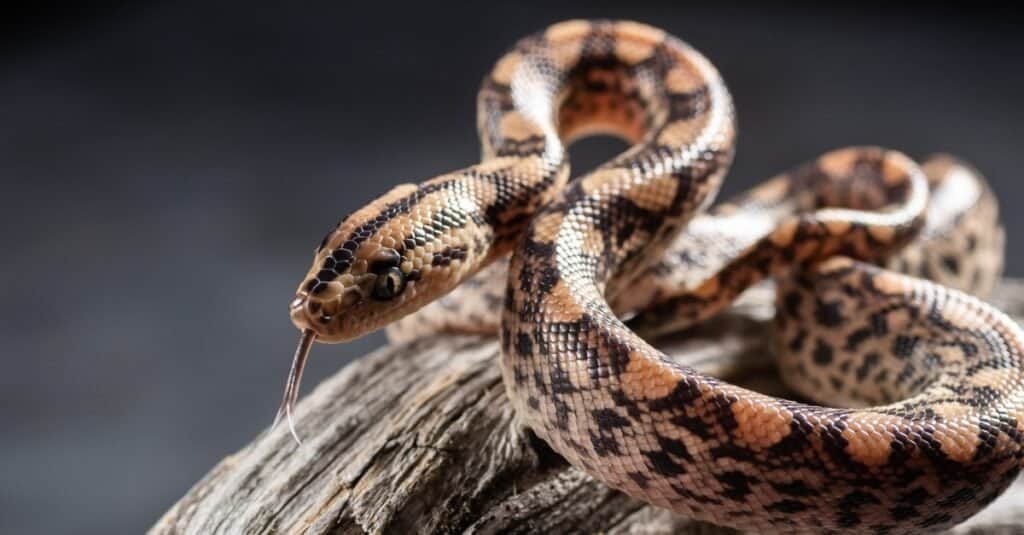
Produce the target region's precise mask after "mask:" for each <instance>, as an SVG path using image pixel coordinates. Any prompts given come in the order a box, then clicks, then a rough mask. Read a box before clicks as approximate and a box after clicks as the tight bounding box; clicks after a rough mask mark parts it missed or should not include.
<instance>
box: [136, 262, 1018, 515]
mask: <svg viewBox="0 0 1024 535" xmlns="http://www.w3.org/2000/svg"><path fill="white" fill-rule="evenodd" d="M996 296H997V297H996V298H995V299H993V301H994V302H995V304H996V305H997V306H999V307H1000V308H1001V309H1002V310H1004V311H1006V312H1007V313H1009V314H1011V315H1013V316H1014V317H1015V318H1018V320H1021V318H1024V281H1014V280H1007V281H1004V282H1003V284H1002V286H1001V288H999V289H998V291H997V292H996ZM771 313H772V309H771V306H770V305H769V304H768V300H767V299H766V298H765V295H764V292H760V293H758V292H753V293H752V294H751V295H748V297H747V298H745V299H744V300H743V301H742V304H740V305H738V306H737V307H735V308H734V310H733V311H732V312H730V313H728V314H727V315H725V316H724V317H722V318H719V319H718V320H716V321H713V322H710V323H709V324H708V325H705V326H702V327H700V328H698V329H696V330H695V331H692V332H689V333H687V334H686V336H685V337H677V338H674V339H668V340H662V341H659V342H658V343H657V344H656V345H658V346H659V347H661V348H662V349H664V350H666V351H667V352H668V353H669V354H671V355H673V356H674V357H676V358H678V359H679V360H681V361H685V362H686V363H687V364H690V365H693V366H696V367H698V368H700V369H702V370H704V371H707V372H708V373H713V374H716V375H719V376H722V377H725V378H728V379H729V380H730V381H733V382H737V383H740V384H743V385H744V386H748V387H751V388H754V389H756V390H760V391H762V392H766V393H771V394H777V395H785V394H786V390H785V388H784V387H783V386H782V385H781V383H780V381H779V379H778V377H777V375H776V373H775V371H774V367H773V363H772V361H771V359H770V358H769V357H768V356H767V355H766V352H767V349H766V348H767V347H769V344H767V343H766V339H767V336H768V331H769V329H770V322H769V321H768V318H769V317H770V315H771ZM296 423H297V430H298V432H299V434H300V435H301V436H302V438H303V443H302V445H301V446H297V445H296V444H295V443H294V442H293V440H292V438H291V436H290V435H289V434H288V431H287V426H284V425H282V426H278V428H276V429H273V430H268V431H264V432H263V433H261V434H260V435H259V436H257V437H255V438H254V439H253V441H252V442H251V443H250V444H248V445H247V446H245V447H244V448H243V449H242V450H240V451H239V452H237V453H236V454H234V455H231V456H230V457H227V458H226V459H224V460H223V461H221V462H220V463H219V464H218V465H217V466H215V467H214V468H213V469H212V470H211V471H210V472H209V473H208V474H207V475H206V476H205V477H203V479H202V480H200V481H199V482H197V483H196V484H195V486H193V487H192V489H191V490H189V492H188V493H187V494H186V495H185V496H184V497H182V498H181V499H180V500H179V501H178V503H177V504H175V505H174V506H173V507H172V508H171V509H170V510H169V511H167V513H165V514H164V516H163V518H161V519H160V520H159V521H158V522H157V524H156V525H155V526H153V528H152V529H151V530H150V533H152V534H177V533H203V534H205V533H310V534H320V533H412V532H423V533H433V532H473V533H498V532H503V533H504V532H517V533H527V532H540V533H568V532H581V531H583V532H594V531H602V532H608V533H687V534H695V533H702V534H711V533H732V531H731V530H726V529H722V528H717V527H715V526H711V525H709V524H704V523H701V522H695V521H691V520H688V519H686V518H683V517H681V516H678V515H673V514H671V513H668V512H666V511H664V510H660V509H657V508H655V507H652V506H649V505H646V504H644V503H642V502H639V501H636V500H633V499H631V498H628V497H626V496H625V495H623V494H621V493H619V492H617V491H614V490H611V489H609V488H608V487H606V486H604V485H603V484H601V483H599V482H597V481H595V480H593V479H592V478H590V477H589V476H587V475H586V474H584V473H582V472H581V471H579V470H577V469H575V468H573V467H571V466H569V465H567V464H566V463H565V462H564V461H563V460H562V459H561V458H560V457H559V456H558V455H557V454H556V453H554V452H553V451H551V450H550V449H549V448H548V447H547V446H546V445H545V444H544V443H543V442H542V441H541V440H539V439H537V438H536V437H535V436H533V435H532V434H530V433H529V432H528V431H526V430H524V429H521V428H520V426H519V425H517V423H516V419H515V415H514V413H513V411H512V409H511V407H510V406H509V404H508V401H507V399H506V397H505V388H504V385H503V384H502V380H501V372H500V369H499V364H498V348H497V343H496V341H495V340H493V339H490V338H487V337H479V336H450V335H449V336H434V337H430V338H424V339H421V340H417V341H415V342H412V343H408V344H402V345H393V346H389V347H384V348H381V349H379V350H377V351H375V352H373V353H371V354H370V355H367V356H365V357H363V358H362V359H359V360H357V361H355V362H353V363H352V364H350V365H348V366H347V367H345V368H344V369H342V370H341V371H339V372H338V373H337V374H335V375H334V376H333V377H332V378H330V379H328V380H326V381H324V382H323V383H322V384H320V385H319V386H318V387H317V388H316V389H315V390H314V391H313V392H312V393H311V394H310V395H308V396H307V397H306V398H305V399H304V400H303V401H302V402H301V403H300V405H299V407H298V411H297V422H296ZM1022 503H1024V482H1022V480H1018V481H1017V482H1016V483H1015V484H1014V485H1013V486H1012V487H1011V489H1010V490H1009V491H1008V492H1007V493H1006V494H1005V495H1004V496H1002V497H1001V498H1000V499H999V500H997V501H996V502H995V503H994V504H992V505H991V506H989V507H988V508H987V509H985V510H984V511H982V512H981V513H979V514H978V515H976V516H975V517H974V518H972V519H971V520H970V521H968V522H967V523H965V524H963V525H961V526H958V527H957V528H955V530H954V532H955V533H976V534H997V533H1019V532H1021V531H1024V507H1021V506H1020V505H1021V504H1022Z"/></svg>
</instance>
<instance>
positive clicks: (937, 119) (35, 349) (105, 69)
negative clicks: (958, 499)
mask: <svg viewBox="0 0 1024 535" xmlns="http://www.w3.org/2000/svg"><path fill="white" fill-rule="evenodd" d="M77 6H78V7H76V8H74V10H65V11H61V12H44V11H42V10H39V9H36V10H33V11H28V12H18V13H17V14H10V13H8V14H7V15H9V16H8V17H7V20H6V21H5V24H6V25H7V26H8V27H7V29H6V30H5V31H4V32H3V36H2V37H0V177H2V178H0V184H2V186H0V188H2V189H0V202H2V203H3V206H2V210H0V227H2V228H3V229H4V231H5V232H4V234H5V240H6V242H7V243H6V245H5V247H4V254H3V257H2V261H0V280H2V281H3V284H2V286H0V303H2V304H3V307H2V309H0V310H2V318H3V321H2V323H0V343H2V351H3V355H4V360H3V371H2V373H0V423H2V429H3V430H2V431H0V532H3V533H138V532H140V531H143V530H144V529H146V528H147V527H148V526H149V525H151V524H152V523H153V522H154V521H155V520H156V519H157V518H158V517H159V516H160V515H161V514H162V512H163V511H164V510H166V509H167V508H168V507H170V506H171V504H173V503H174V501H175V500H176V499H177V498H178V497H179V496H180V495H182V494H183V493H184V492H185V491H186V489H188V488H189V487H190V486H191V484H192V483H193V482H195V481H196V480H198V479H199V478H200V477H201V476H202V475H203V474H204V473H205V472H206V471H207V470H208V469H209V468H211V467H212V466H213V465H214V464H215V463H216V462H217V461H219V460H220V459H221V458H222V457H224V456H225V455H228V454H230V453H231V452H233V451H235V450H237V449H238V448H240V447H241V446H243V445H244V444H245V443H246V442H247V441H248V440H249V439H250V438H251V437H253V436H254V435H255V434H257V433H258V432H260V431H261V430H262V429H263V428H264V427H265V426H267V425H268V424H269V423H270V422H271V420H272V418H273V416H274V412H275V410H276V408H277V404H278V401H279V396H280V394H281V390H282V387H283V383H284V378H285V373H286V371H287V368H288V365H289V360H290V358H291V354H292V351H293V349H294V347H295V343H296V341H297V338H298V333H297V332H296V330H295V328H294V327H293V326H292V325H291V322H290V321H289V320H288V316H287V313H286V307H287V303H288V301H289V298H290V297H291V295H292V293H293V290H294V288H295V286H296V285H297V284H298V282H299V280H300V278H301V277H302V275H303V274H304V273H305V271H306V269H307V264H308V262H309V261H310V259H311V252H312V249H313V247H314V246H315V245H316V244H317V243H318V242H319V240H320V238H321V237H322V236H323V234H324V232H325V231H326V230H327V229H328V227H329V226H330V225H331V224H333V223H334V222H335V221H336V220H337V219H338V218H339V216H341V215H342V214H344V213H346V212H348V211H349V210H352V209H354V208H357V207H359V206H360V205H362V204H364V203H365V202H367V201H368V200H370V199H371V198H372V197H374V196H375V195H377V194H379V193H381V192H384V191H385V190H386V189H387V188H389V187H390V186H391V185H393V184H396V183H399V182H404V181H420V180H422V179H426V178H429V177H431V176H433V175H436V174H439V173H441V172H444V171H448V170H452V169H455V168H459V167H463V166H465V165H468V164H471V163H473V162H475V161H476V158H477V157H478V154H479V149H478V145H477V141H476V135H475V131H474V112H475V109H474V108H475V105H474V96H475V93H476V89H477V86H478V83H479V81H480V79H481V78H482V76H483V75H484V73H485V72H486V71H487V70H488V69H489V68H490V66H491V65H492V63H493V62H494V61H495V60H496V59H497V58H498V57H499V55H500V54H501V53H502V52H503V51H504V50H505V49H506V48H507V47H508V46H510V45H511V44H512V43H513V42H514V41H515V40H516V39H517V38H519V37H522V36H524V35H526V34H528V33H531V32H533V31H536V30H538V29H540V28H543V27H544V26H546V25H547V24H550V23H552V22H555V21H558V20H561V19H565V18H573V17H622V18H632V19H636V20H640V21H644V22H648V23H651V24H654V25H657V26H660V27H662V28H664V29H666V30H668V31H669V32H671V33H673V34H675V35H677V36H680V37H682V38H684V39H685V40H687V41H689V42H690V43H692V44H693V45H694V46H696V47H697V48H698V49H699V50H701V51H702V52H704V53H705V54H706V55H707V56H708V57H709V58H710V59H711V60H712V61H713V62H714V63H715V64H717V65H718V67H719V69H720V70H721V71H722V73H723V74H724V76H725V78H726V80H727V82H728V83H729V85H730V87H731V89H732V91H733V94H734V96H735V100H736V105H737V108H738V111H739V122H740V132H741V135H740V141H739V149H738V153H737V160H736V164H735V166H734V168H733V169H734V170H733V172H732V173H731V175H730V178H729V180H728V184H727V186H726V190H725V194H729V193H732V192H736V191H739V190H741V189H744V188H746V187H748V186H750V185H752V184H754V183H756V182H758V181H760V180H763V179H764V178H766V177H768V176H769V175H771V174H773V173H775V172H777V171H780V170H784V169H786V168H788V167H790V166H792V165H794V164H797V163H800V162H802V161H805V160H807V159H809V158H812V157H814V156H816V155H818V154H819V153H822V152H824V151H826V150H829V149H832V148H836V147H840V146H843V145H849V144H864V143H872V144H881V145H886V146H890V147H893V148H898V149H902V150H904V151H906V152H908V153H909V154H911V155H913V156H924V155H926V154H929V153H931V152H934V151H951V152H955V153H956V154H958V155H960V156H962V157H964V158H966V159H967V160H969V161H971V162H973V163H974V164H976V165H977V167H979V168H980V169H981V170H983V171H984V172H985V173H986V174H987V175H988V176H989V178H990V179H991V181H992V182H993V184H994V187H995V189H996V191H997V193H998V194H999V195H1000V196H1001V199H1002V204H1003V208H1004V213H1005V220H1006V222H1007V226H1008V228H1009V233H1010V239H1009V261H1008V272H1009V274H1011V275H1024V232H1020V233H1018V232H1016V229H1018V228H1019V227H1020V224H1021V223H1022V222H1024V213H1022V211H1021V210H1019V209H1016V208H1015V207H1014V203H1015V202H1017V201H1019V200H1020V199H1021V192H1022V188H1024V186H1022V183H1021V181H1020V176H1019V174H1020V171H1019V170H1020V168H1021V144H1022V142H1024V126H1022V125H1024V107H1022V106H1021V95H1022V94H1024V68H1022V65H1021V61H1022V59H1024V46H1022V45H1024V38H1022V36H1021V34H1020V31H1019V27H1020V26H1019V21H1018V20H1015V19H1014V15H1013V14H1011V13H1010V12H998V11H991V10H984V9H983V8H982V7H980V6H979V5H973V4H972V7H971V9H970V10H969V11H958V10H954V9H952V8H945V7H938V6H937V5H931V6H929V7H928V8H927V10H924V9H916V8H911V7H900V8H893V7H884V8H883V7H881V6H880V5H877V6H876V5H872V4H864V3H857V4H850V5H831V6H830V7H828V8H821V7H818V6H817V5H816V4H811V3H806V4H793V5H786V6H780V5H770V6H769V5H760V4H754V3H750V4H733V3H729V2H701V3H688V2H678V1H676V2H666V3H661V4H658V3H644V2H637V1H631V2H619V3H605V2H599V1H593V0H591V1H579V2H564V3H560V4H559V5H558V6H557V7H555V6H551V5H548V3H545V2H536V3H527V4H517V3H512V2H476V3H466V4H462V5H459V4H451V5H442V4H438V3H434V2H421V3H417V4H414V5H408V6H406V5H400V4H396V3H392V2H359V3H356V5H354V6H348V5H343V3H341V2H319V3H316V2H314V3H305V2H303V3H295V4H292V5H291V6H290V7H260V6H256V5H253V3H250V2H240V1H228V2H220V3H217V5H212V3H207V2H193V1H185V2H174V3H171V2H135V3H132V4H130V5H129V4H120V5H118V4H115V5H104V6H103V7H88V8H87V7H82V5H80V4H78V5H77ZM621 146H622V145H621V143H618V142H614V141H610V140H606V139H598V140H588V141H585V142H583V143H581V144H580V146H578V147H574V149H573V151H572V158H573V161H574V164H575V166H574V169H575V170H576V171H579V170H581V169H583V168H585V167H587V166H590V165H593V164H595V163H597V162H600V161H601V160H603V159H604V158H606V157H608V156H610V155H611V154H612V153H613V151H615V150H618V149H619V148H621ZM381 342H382V337H381V336H379V335H375V336H371V337H369V338H367V339H364V340H361V341H358V342H355V343H352V344H348V345H344V346H319V347H317V348H315V349H314V351H313V356H312V362H311V365H310V369H309V371H308V375H307V379H306V383H305V384H306V388H305V391H306V392H308V391H309V390H310V389H311V388H312V387H313V386H314V385H316V384H317V382H319V380H320V379H322V378H323V377H325V376H326V375H328V374H331V373H332V372H334V371H336V370H338V369H339V368H340V367H341V366H343V365H344V364H345V363H346V362H348V361H349V360H350V359H352V358H354V357H357V356H359V355H361V354H363V353H365V352H366V351H368V350H370V349H371V348H373V347H376V346H378V345H379V344H381Z"/></svg>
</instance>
